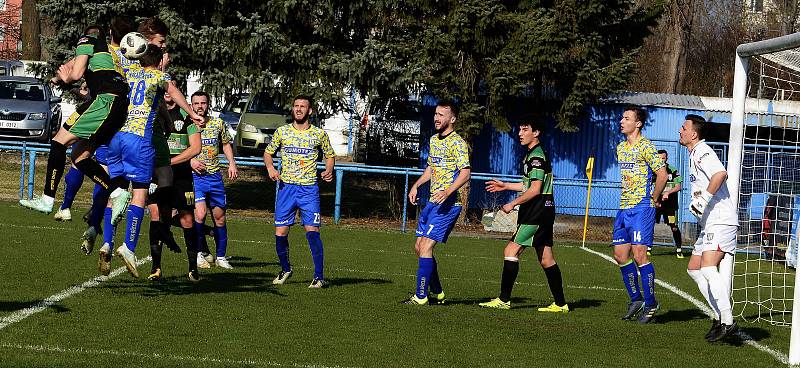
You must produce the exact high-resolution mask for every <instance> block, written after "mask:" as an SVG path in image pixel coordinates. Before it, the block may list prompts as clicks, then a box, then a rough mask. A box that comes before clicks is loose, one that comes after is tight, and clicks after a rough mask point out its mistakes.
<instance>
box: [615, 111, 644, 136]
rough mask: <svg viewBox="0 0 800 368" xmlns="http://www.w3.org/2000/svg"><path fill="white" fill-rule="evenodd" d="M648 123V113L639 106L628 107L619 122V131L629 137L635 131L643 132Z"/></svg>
mask: <svg viewBox="0 0 800 368" xmlns="http://www.w3.org/2000/svg"><path fill="white" fill-rule="evenodd" d="M646 121H647V111H646V110H645V109H643V108H641V107H639V106H635V105H628V106H625V110H623V112H622V119H621V120H620V121H619V130H620V131H621V132H622V134H625V135H629V134H632V133H633V132H635V131H639V132H641V131H642V128H644V123H645V122H646Z"/></svg>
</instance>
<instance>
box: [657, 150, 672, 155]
mask: <svg viewBox="0 0 800 368" xmlns="http://www.w3.org/2000/svg"><path fill="white" fill-rule="evenodd" d="M662 153H663V154H665V155H667V156H669V153H667V150H658V154H659V155H660V154H662Z"/></svg>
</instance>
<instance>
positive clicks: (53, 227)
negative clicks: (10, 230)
mask: <svg viewBox="0 0 800 368" xmlns="http://www.w3.org/2000/svg"><path fill="white" fill-rule="evenodd" d="M3 227H21V228H25V229H37V230H70V229H71V228H68V227H55V226H38V225H16V224H3Z"/></svg>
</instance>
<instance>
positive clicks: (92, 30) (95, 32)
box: [83, 24, 101, 36]
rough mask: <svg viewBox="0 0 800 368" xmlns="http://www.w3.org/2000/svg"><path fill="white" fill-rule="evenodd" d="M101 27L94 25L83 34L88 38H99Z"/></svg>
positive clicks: (85, 29)
mask: <svg viewBox="0 0 800 368" xmlns="http://www.w3.org/2000/svg"><path fill="white" fill-rule="evenodd" d="M100 32H101V31H100V26H98V25H96V24H92V25H90V26H88V27H86V28H84V29H83V34H84V35H87V36H98V35H100Z"/></svg>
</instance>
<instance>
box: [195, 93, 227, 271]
mask: <svg viewBox="0 0 800 368" xmlns="http://www.w3.org/2000/svg"><path fill="white" fill-rule="evenodd" d="M208 100H209V98H208V94H207V93H205V92H203V91H197V92H195V93H194V94H192V108H193V109H194V111H195V112H196V113H197V114H198V115H200V116H202V117H203V120H202V121H201V122H199V123H197V127H198V128H199V129H200V137H201V142H202V147H201V149H200V154H199V155H197V157H195V158H193V159H192V160H191V165H192V169H193V170H194V173H193V176H192V177H193V179H194V221H195V224H194V226H195V231H196V232H197V242H198V244H200V242H202V241H203V240H205V233H204V232H203V224H204V222H205V220H206V213H207V212H208V209H209V208H210V209H211V217H212V218H213V221H214V242H215V243H216V245H217V249H216V253H217V254H216V257H215V258H216V261H214V262H215V264H216V265H217V267H222V268H225V269H232V268H233V267H232V266H231V264H230V262H228V260H227V258H225V254H226V251H227V249H228V227H227V226H226V224H225V207H226V200H225V183H224V182H223V181H222V174H221V173H220V168H219V166H220V164H219V147H220V144H221V145H222V152H223V153H224V154H225V158H226V159H227V160H228V179H231V180H235V179H236V178H238V177H239V171H238V170H237V169H236V160H235V159H234V157H233V148H232V147H231V136H230V134H228V129H227V128H226V126H225V122H224V121H222V119H220V118H213V117H209V116H208V115H207V114H208ZM206 252H207V254H208V255H210V252H208V250H206ZM206 258H210V257H208V256H207V255H206V254H202V255H200V254H198V256H197V265H198V267H200V268H207V267H210V262H209V261H208V260H207V259H206ZM211 260H212V261H213V260H214V258H211Z"/></svg>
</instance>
